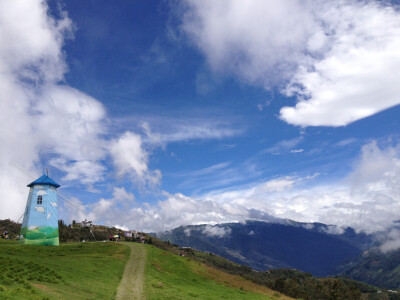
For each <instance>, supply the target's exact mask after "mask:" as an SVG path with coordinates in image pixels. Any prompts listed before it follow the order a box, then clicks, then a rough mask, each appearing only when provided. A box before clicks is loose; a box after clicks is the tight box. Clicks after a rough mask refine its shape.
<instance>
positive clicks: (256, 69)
mask: <svg viewBox="0 0 400 300" xmlns="http://www.w3.org/2000/svg"><path fill="white" fill-rule="evenodd" d="M185 8H186V10H185V13H184V15H183V16H182V21H183V24H182V28H183V30H184V31H185V32H186V33H187V34H188V35H189V37H190V38H191V40H192V41H193V43H195V44H196V45H197V46H198V47H199V48H200V49H201V50H202V51H203V53H204V54H205V56H206V59H207V61H208V63H209V65H210V66H211V67H212V68H213V69H214V70H217V71H220V72H226V71H230V72H233V73H235V74H236V75H237V76H239V77H241V78H242V79H244V80H246V81H249V82H251V83H259V84H261V85H268V86H269V85H270V83H271V81H272V82H273V81H274V78H275V77H276V76H279V78H281V77H282V76H285V74H284V73H286V72H287V71H288V70H286V67H287V66H290V65H293V64H294V63H295V61H296V59H297V57H296V56H297V55H298V53H296V52H297V51H296V50H297V49H299V48H300V49H302V48H303V47H304V46H303V45H305V44H306V43H307V36H308V35H309V34H310V33H309V32H310V30H311V29H312V25H313V24H312V23H313V20H312V17H311V15H310V11H309V10H308V9H307V8H308V7H307V5H304V4H303V2H302V1H279V2H276V1H262V0H260V1H257V0H254V1H247V2H245V3H244V2H243V1H240V0H234V1H212V0H209V1H200V2H199V1H186V7H185ZM294 51H295V52H294Z"/></svg>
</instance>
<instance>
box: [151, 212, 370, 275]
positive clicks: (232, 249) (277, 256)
mask: <svg viewBox="0 0 400 300" xmlns="http://www.w3.org/2000/svg"><path fill="white" fill-rule="evenodd" d="M157 237H158V238H160V239H161V240H164V241H170V242H171V243H175V244H178V245H180V246H188V247H192V248H195V249H198V250H201V251H208V252H212V253H214V254H217V255H220V256H222V257H225V258H227V259H229V260H232V261H234V262H236V263H239V264H243V265H248V266H250V267H252V268H253V269H255V270H259V271H265V270H269V269H274V268H291V269H298V270H301V271H304V272H309V273H311V274H313V275H315V276H327V275H334V274H336V271H337V270H336V268H337V267H338V266H339V265H341V264H343V263H344V262H345V261H346V260H348V259H349V258H352V257H355V256H357V255H359V254H360V253H361V252H362V251H364V250H366V249H367V248H368V247H369V246H370V245H371V244H372V240H373V238H372V237H371V236H369V235H366V234H362V233H361V234H357V233H355V231H354V230H353V229H351V228H347V229H346V230H344V232H341V233H338V229H337V228H336V227H334V226H328V225H325V224H321V223H300V222H294V221H290V220H282V221H281V222H280V223H266V222H259V221H246V222H245V223H228V224H219V225H215V226H211V225H196V226H181V227H179V228H176V229H173V230H171V231H167V232H163V233H158V234H157Z"/></svg>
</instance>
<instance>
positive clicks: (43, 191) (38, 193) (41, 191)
mask: <svg viewBox="0 0 400 300" xmlns="http://www.w3.org/2000/svg"><path fill="white" fill-rule="evenodd" d="M36 195H47V193H46V191H45V190H40V191H37V192H36Z"/></svg>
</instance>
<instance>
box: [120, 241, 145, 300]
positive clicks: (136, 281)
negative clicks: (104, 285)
mask: <svg viewBox="0 0 400 300" xmlns="http://www.w3.org/2000/svg"><path fill="white" fill-rule="evenodd" d="M124 245H127V246H129V247H130V248H131V254H130V256H129V260H128V262H127V263H126V266H125V270H124V275H123V276H122V280H121V283H120V284H119V286H118V290H117V296H116V299H117V300H126V299H137V300H140V299H146V297H145V296H144V268H145V263H146V249H145V247H144V246H143V245H142V244H138V243H124Z"/></svg>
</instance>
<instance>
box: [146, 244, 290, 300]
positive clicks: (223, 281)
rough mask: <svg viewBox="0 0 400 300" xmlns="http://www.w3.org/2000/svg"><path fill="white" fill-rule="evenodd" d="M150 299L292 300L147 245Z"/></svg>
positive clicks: (147, 295)
mask: <svg viewBox="0 0 400 300" xmlns="http://www.w3.org/2000/svg"><path fill="white" fill-rule="evenodd" d="M144 247H146V250H147V259H146V269H145V277H146V281H145V293H146V297H147V299H291V298H289V297H286V296H283V295H280V294H279V293H277V292H275V291H272V290H270V289H268V288H266V287H263V286H259V285H256V284H254V283H252V282H250V281H247V280H245V279H243V278H241V277H239V276H236V275H231V274H227V273H224V272H221V271H218V270H216V269H214V268H211V267H208V266H206V265H204V264H202V263H199V262H195V261H192V260H190V259H188V258H185V257H180V256H177V255H174V254H172V253H170V252H167V251H164V250H161V249H158V248H155V247H153V246H150V245H145V246H144Z"/></svg>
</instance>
